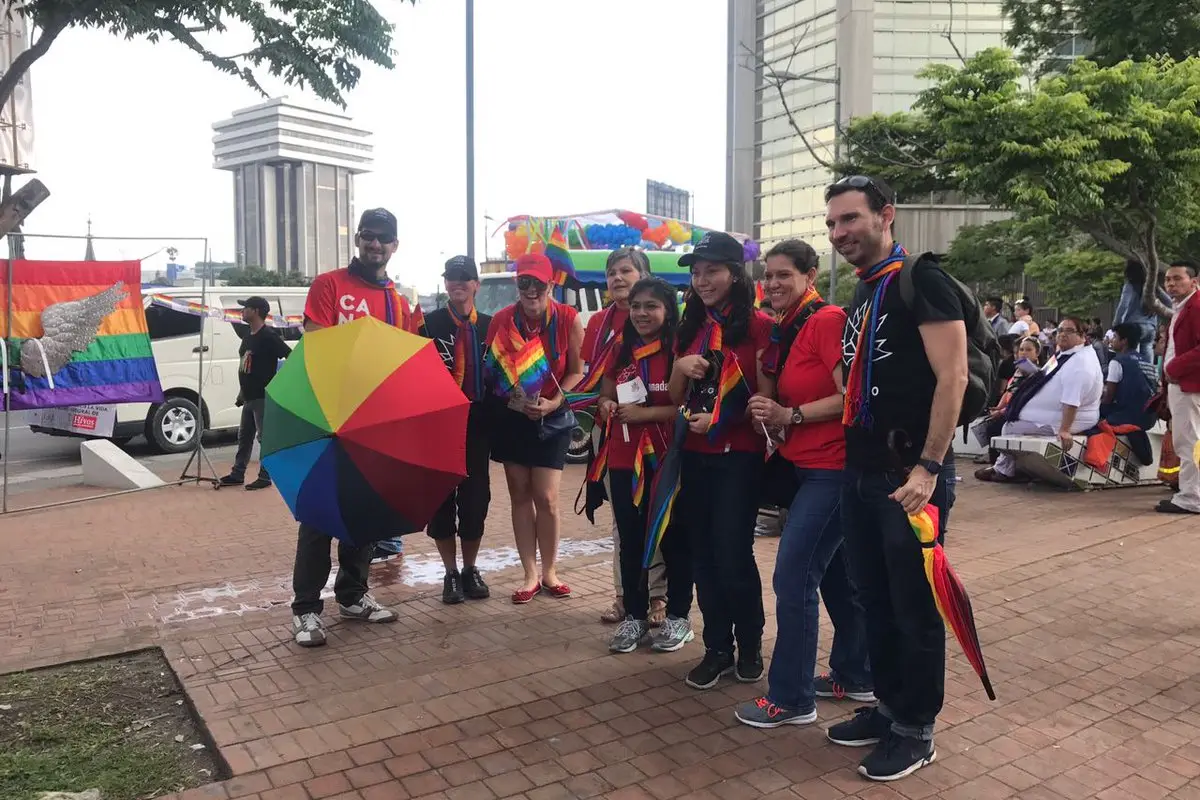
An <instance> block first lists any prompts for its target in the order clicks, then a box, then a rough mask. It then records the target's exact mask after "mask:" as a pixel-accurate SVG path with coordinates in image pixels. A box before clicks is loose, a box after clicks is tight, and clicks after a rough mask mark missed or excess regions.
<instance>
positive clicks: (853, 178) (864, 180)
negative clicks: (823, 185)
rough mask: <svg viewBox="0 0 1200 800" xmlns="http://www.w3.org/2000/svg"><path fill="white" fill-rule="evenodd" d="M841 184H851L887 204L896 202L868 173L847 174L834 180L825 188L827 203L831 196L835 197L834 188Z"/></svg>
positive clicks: (853, 187) (850, 185)
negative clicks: (831, 184)
mask: <svg viewBox="0 0 1200 800" xmlns="http://www.w3.org/2000/svg"><path fill="white" fill-rule="evenodd" d="M839 186H849V187H850V188H851V189H858V190H859V191H860V192H866V193H867V194H870V195H873V196H874V197H875V198H876V199H877V200H879V201H880V202H881V203H883V205H885V206H890V205H892V204H893V203H894V202H895V201H894V200H892V199H890V198H889V197H888V196H887V195H886V194H884V192H883V190H882V189H880V188H879V185H878V184H877V183H875V181H873V180H871V179H870V178H868V177H867V176H866V175H847V176H846V177H845V178H842V179H841V180H839V181H836V182H834V184H833V186H830V187H829V188H827V189H826V190H825V202H826V203H828V202H829V200H830V198H832V197H833V193H834V190H835V189H836V188H837V187H839Z"/></svg>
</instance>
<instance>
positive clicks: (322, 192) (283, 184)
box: [213, 98, 374, 278]
mask: <svg viewBox="0 0 1200 800" xmlns="http://www.w3.org/2000/svg"><path fill="white" fill-rule="evenodd" d="M213 131H214V132H215V135H214V136H213V166H214V167H215V168H216V169H223V170H228V171H229V172H232V173H233V203H234V239H235V248H236V254H235V256H236V262H237V265H238V266H239V267H245V266H262V267H266V268H267V269H271V270H276V271H280V272H292V273H296V274H299V275H304V276H307V277H310V278H311V277H313V276H315V275H317V274H318V273H320V272H328V271H329V270H332V269H337V268H339V267H343V266H345V265H346V264H347V263H348V262H349V261H350V258H351V257H352V256H353V247H354V226H355V223H356V220H355V217H354V176H355V175H358V174H362V173H364V172H369V171H370V170H371V165H372V163H373V161H374V160H373V158H372V153H373V147H372V146H371V144H370V140H371V134H370V133H369V132H368V131H364V130H362V129H360V128H356V127H354V125H353V124H352V120H351V119H350V118H349V117H347V116H344V115H342V114H334V113H330V112H327V111H319V110H316V109H312V108H306V107H304V106H299V105H295V104H293V103H289V102H288V101H287V100H286V99H285V98H277V99H273V100H269V101H267V102H265V103H262V104H260V105H256V106H252V107H250V108H243V109H241V110H240V111H235V112H234V113H233V116H232V117H230V118H229V119H227V120H223V121H221V122H217V123H215V124H214V125H213Z"/></svg>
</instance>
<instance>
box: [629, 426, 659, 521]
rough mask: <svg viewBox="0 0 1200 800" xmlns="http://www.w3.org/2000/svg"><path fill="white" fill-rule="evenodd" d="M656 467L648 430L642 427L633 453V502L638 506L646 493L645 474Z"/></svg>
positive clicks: (656, 456) (656, 457)
mask: <svg viewBox="0 0 1200 800" xmlns="http://www.w3.org/2000/svg"><path fill="white" fill-rule="evenodd" d="M657 467H658V455H657V454H656V453H655V452H654V443H653V442H652V441H650V430H649V429H648V428H642V435H641V436H639V437H638V444H637V451H636V452H635V453H634V454H633V504H634V505H635V506H640V505H641V504H642V497H643V496H645V494H646V475H647V474H648V473H650V472H653V471H654V470H655V469H656V468H657Z"/></svg>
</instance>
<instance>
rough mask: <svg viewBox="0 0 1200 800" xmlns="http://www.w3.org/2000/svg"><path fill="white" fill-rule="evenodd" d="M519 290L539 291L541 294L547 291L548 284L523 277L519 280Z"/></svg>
mask: <svg viewBox="0 0 1200 800" xmlns="http://www.w3.org/2000/svg"><path fill="white" fill-rule="evenodd" d="M517 289H519V290H520V291H522V292H528V291H529V290H530V289H537V290H538V291H539V292H544V291H545V290H546V284H544V283H542V282H541V281H539V280H538V279H537V278H534V277H532V276H529V275H522V276H521V277H519V278H517Z"/></svg>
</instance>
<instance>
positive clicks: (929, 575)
mask: <svg viewBox="0 0 1200 800" xmlns="http://www.w3.org/2000/svg"><path fill="white" fill-rule="evenodd" d="M939 513H940V512H939V511H938V507H937V506H935V505H933V504H932V503H931V504H929V505H927V506H925V508H924V510H923V511H921V513H919V514H909V515H908V523H909V525H911V526H912V529H913V533H915V534H916V535H917V539H919V540H920V542H921V553H922V555H923V556H924V557H925V578H926V580H928V581H929V588H930V589H931V590H932V591H933V602H934V603H935V604H937V610H938V613H940V614H941V615H942V619H943V620H944V621H945V622H946V627H948V628H950V629H951V630H952V631H954V637H955V638H956V639H958V643H959V645H961V646H962V649H963V653H964V654H966V656H967V661H969V662H971V666H972V667H973V668H974V669H975V674H976V675H978V676H979V680H980V681H981V682H982V683H983V690H984V691H985V692H987V696H988V699H989V700H995V699H996V693H995V692H994V691H993V690H992V681H991V679H990V678H988V673H987V665H986V664H984V663H983V648H982V647H980V645H979V633H978V631H976V630H975V615H974V613H973V612H972V611H971V598H969V597H967V590H966V588H965V587H964V586H963V585H962V581H960V580H959V579H958V576H957V575H955V574H954V569H953V568H952V567H951V566H950V562H949V561H948V560H947V559H946V552H945V551H944V550H943V549H942V545H941V543H940V542H938V531H939V530H940V528H939V526H938V521H939Z"/></svg>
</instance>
